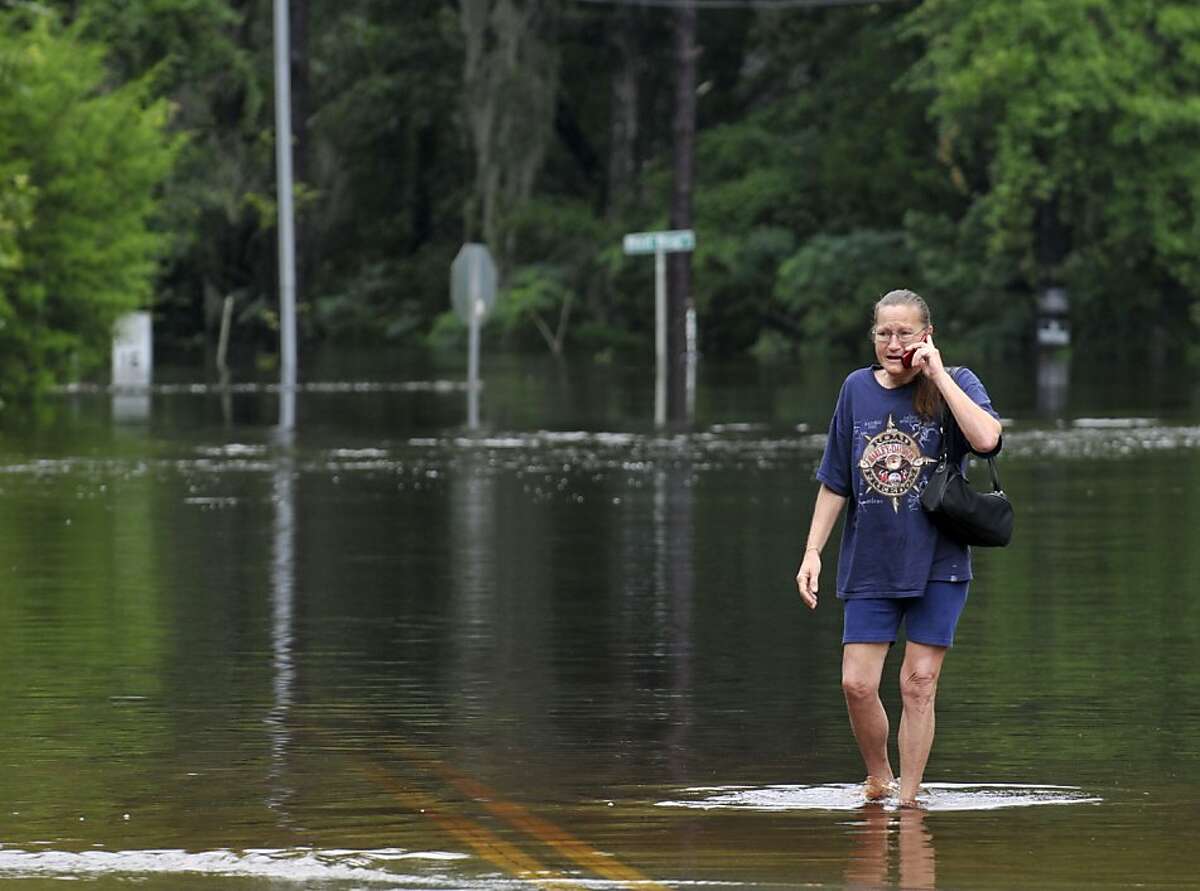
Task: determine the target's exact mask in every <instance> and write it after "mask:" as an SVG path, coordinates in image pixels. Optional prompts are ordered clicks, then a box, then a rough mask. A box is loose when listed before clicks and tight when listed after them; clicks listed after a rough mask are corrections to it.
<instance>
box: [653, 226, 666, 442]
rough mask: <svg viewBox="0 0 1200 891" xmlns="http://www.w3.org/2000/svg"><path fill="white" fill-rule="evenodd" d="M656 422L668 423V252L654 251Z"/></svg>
mask: <svg viewBox="0 0 1200 891" xmlns="http://www.w3.org/2000/svg"><path fill="white" fill-rule="evenodd" d="M654 360H655V361H654V423H655V424H656V425H658V426H659V427H661V426H663V425H664V424H666V423H667V254H666V252H665V251H664V250H663V248H662V245H659V246H658V249H657V250H655V252H654Z"/></svg>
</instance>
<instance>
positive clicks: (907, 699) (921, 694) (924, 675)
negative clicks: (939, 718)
mask: <svg viewBox="0 0 1200 891" xmlns="http://www.w3.org/2000/svg"><path fill="white" fill-rule="evenodd" d="M937 682H938V673H937V671H935V670H933V669H931V668H926V667H924V666H916V667H911V668H910V667H909V666H905V667H904V669H903V670H902V672H901V674H900V698H901V699H903V700H904V704H905V705H906V706H908V707H910V708H911V707H913V706H917V707H920V706H927V705H932V704H933V700H934V698H935V697H936V696H937Z"/></svg>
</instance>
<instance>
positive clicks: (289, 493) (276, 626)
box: [267, 390, 296, 809]
mask: <svg viewBox="0 0 1200 891" xmlns="http://www.w3.org/2000/svg"><path fill="white" fill-rule="evenodd" d="M280 398H281V399H282V400H284V401H285V402H294V400H295V398H296V394H295V391H294V390H286V391H284V392H283V393H281V394H280ZM285 411H286V413H287V415H288V416H289V417H295V414H294V413H295V408H294V406H289V407H287V408H286V409H285V408H283V407H282V406H281V410H280V414H281V416H282V415H283V414H284V412H285ZM292 438H293V434H292V430H291V428H288V427H282V425H281V429H280V434H279V449H280V451H279V455H278V459H277V461H276V465H275V471H274V474H273V477H272V491H271V503H272V505H273V506H274V509H275V522H274V528H273V535H272V539H271V541H272V554H271V662H272V665H273V668H274V671H275V677H274V680H273V683H272V692H273V699H274V706H273V707H272V709H271V712H270V714H269V715H268V716H267V724H268V725H269V726H270V728H271V730H270V733H271V775H270V779H271V795H270V798H269V799H268V800H267V805H268V806H269V807H271V808H276V809H277V808H281V807H283V805H284V804H285V802H286V801H287V799H288V798H289V797H290V796H291V789H289V788H287V787H286V786H285V785H284V783H283V776H284V768H285V762H286V760H287V749H288V744H289V742H290V736H289V733H288V726H287V719H288V712H289V710H290V708H291V705H292V688H293V685H294V682H295V675H296V669H295V665H294V662H293V658H292V643H293V635H292V625H293V605H294V600H295V538H296V523H295V479H294V478H293V477H294V468H293V465H292V453H291V449H292Z"/></svg>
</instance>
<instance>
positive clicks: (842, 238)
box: [775, 229, 914, 350]
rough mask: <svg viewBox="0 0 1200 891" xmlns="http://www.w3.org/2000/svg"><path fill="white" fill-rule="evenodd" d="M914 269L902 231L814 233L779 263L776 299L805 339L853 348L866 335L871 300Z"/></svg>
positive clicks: (908, 279)
mask: <svg viewBox="0 0 1200 891" xmlns="http://www.w3.org/2000/svg"><path fill="white" fill-rule="evenodd" d="M913 271H914V263H913V259H912V256H911V254H910V253H909V252H908V250H907V249H906V246H905V239H904V233H902V232H880V231H874V230H869V229H864V230H857V231H854V232H851V233H849V234H847V235H817V236H814V237H813V238H811V239H809V241H808V242H807V243H806V244H805V245H804V246H803V247H801V248H800V250H799V251H797V252H796V254H795V255H793V256H792V257H791V258H789V259H788V260H787V261H785V262H784V264H783V265H782V266H781V267H780V269H779V278H778V281H777V283H776V287H775V297H776V299H777V300H778V301H779V303H780V304H781V305H782V306H784V307H785V308H787V309H789V310H791V311H792V312H793V313H794V314H795V315H796V316H797V317H798V319H799V321H798V324H799V327H800V332H801V334H802V336H803V338H804V340H805V341H806V342H808V343H812V344H815V345H818V346H821V345H826V346H827V345H834V346H837V347H839V348H842V349H846V350H851V349H853V348H854V347H856V346H857V345H859V344H861V342H862V339H863V338H864V337H865V336H866V332H867V329H868V328H869V327H870V324H871V320H870V315H869V314H870V309H871V305H872V304H873V302H874V300H875V299H876V298H877V297H878V296H879V295H881V294H883V293H884V292H886V291H889V290H891V289H893V288H897V287H907V286H908V284H907V283H909V282H911V280H912V277H913Z"/></svg>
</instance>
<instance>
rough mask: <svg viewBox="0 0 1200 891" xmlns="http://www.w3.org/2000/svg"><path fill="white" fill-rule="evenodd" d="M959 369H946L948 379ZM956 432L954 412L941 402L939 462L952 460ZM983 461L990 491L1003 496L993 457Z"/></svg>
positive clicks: (957, 430)
mask: <svg viewBox="0 0 1200 891" xmlns="http://www.w3.org/2000/svg"><path fill="white" fill-rule="evenodd" d="M961 367H962V366H961V365H952V366H948V367H947V368H946V371H948V372H949V373H950V377H951V378H953V377H954V375H955V372H957V371H958V369H959V368H961ZM958 432H961V428H960V427H959V426H958V421H957V420H956V419H955V417H954V412H952V411H950V406H948V405H946V403H945V401H944V400H943V402H942V454H941V458H940V460H942V461H951V460H954V456H953V455H951V453H950V442H951V440H955V439H957V436H956V435H955V434H956V433H958ZM965 457H966V453H965V452H964V453H963V454H962V455H959V456H958V459H957V461H956V466H961V464H962V459H963V458H965ZM984 460H985V461H987V464H988V472H989V474H990V475H991V478H992V491H993V492H999V493H1000V494H1004V489H1002V488H1001V487H1000V475H999V474H998V473H997V472H996V458H995V456H988V457H987V458H984ZM963 479H966V475H965V474H964V475H963Z"/></svg>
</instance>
